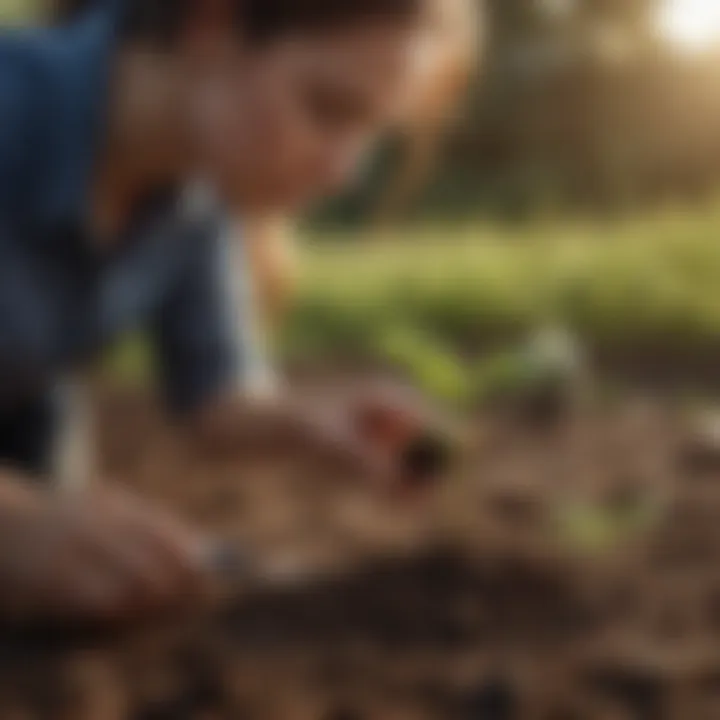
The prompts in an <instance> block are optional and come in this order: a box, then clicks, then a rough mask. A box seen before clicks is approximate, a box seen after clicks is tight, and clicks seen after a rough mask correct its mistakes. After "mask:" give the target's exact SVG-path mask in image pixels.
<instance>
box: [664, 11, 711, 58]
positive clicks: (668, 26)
mask: <svg viewBox="0 0 720 720" xmlns="http://www.w3.org/2000/svg"><path fill="white" fill-rule="evenodd" d="M658 25H659V29H660V32H661V33H662V34H663V36H664V37H666V38H667V39H668V40H670V41H671V42H673V43H674V44H676V45H678V46H679V47H682V48H684V49H687V50H704V49H707V48H709V47H710V46H712V45H714V44H716V43H720V2H719V1H718V0H663V1H662V3H661V7H660V14H659V17H658Z"/></svg>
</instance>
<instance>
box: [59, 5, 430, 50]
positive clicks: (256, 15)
mask: <svg viewBox="0 0 720 720" xmlns="http://www.w3.org/2000/svg"><path fill="white" fill-rule="evenodd" d="M105 1H106V0H55V3H54V5H55V17H56V19H57V20H59V21H66V20H70V19H72V18H73V17H74V16H76V15H78V14H80V13H82V12H83V11H84V10H86V9H89V8H90V7H92V6H94V5H96V4H97V3H99V2H105ZM213 1H214V2H215V3H221V2H228V3H230V4H231V9H232V11H233V23H234V24H235V26H236V27H237V29H238V33H240V34H241V35H242V37H243V38H244V39H246V40H250V41H253V42H263V41H268V40H272V39H274V38H275V37H277V36H280V35H283V34H286V33H292V32H314V31H322V30H332V29H334V28H338V27H345V26H352V25H354V24H356V23H358V22H363V21H367V20H376V19H385V18H386V19H388V20H392V21H398V22H411V21H413V20H415V19H416V18H419V17H420V16H421V14H422V11H423V9H424V6H425V4H426V2H427V0H213ZM203 2H208V0H123V3H124V5H125V15H124V22H123V35H124V37H126V38H128V39H137V40H147V41H151V42H158V43H165V42H169V41H171V40H172V39H173V38H174V37H175V35H176V33H177V31H178V30H179V28H180V27H181V25H182V24H183V23H184V22H185V21H186V20H187V19H188V14H192V13H193V12H194V7H193V6H194V5H196V4H198V3H203Z"/></svg>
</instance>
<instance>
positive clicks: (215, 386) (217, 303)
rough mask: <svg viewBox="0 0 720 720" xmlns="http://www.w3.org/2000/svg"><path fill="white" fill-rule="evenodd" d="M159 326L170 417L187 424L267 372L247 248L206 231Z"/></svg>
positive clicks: (212, 228) (213, 228) (222, 231)
mask: <svg viewBox="0 0 720 720" xmlns="http://www.w3.org/2000/svg"><path fill="white" fill-rule="evenodd" d="M201 234H202V237H201V238H199V242H195V243H194V250H193V252H192V253H191V258H190V259H191V260H192V261H191V262H189V263H188V264H187V267H186V269H185V271H184V272H183V273H182V275H181V278H180V281H179V282H178V283H177V285H176V286H175V289H174V291H173V292H172V293H171V295H170V296H169V297H168V298H167V300H166V302H165V303H163V306H162V309H161V312H160V313H159V315H158V317H157V321H156V323H155V333H154V336H155V341H156V345H155V347H156V357H157V359H158V373H159V380H160V382H161V386H162V389H163V391H164V395H165V399H166V402H167V405H168V407H169V409H170V411H171V412H173V413H174V414H177V415H181V416H185V415H188V414H192V413H194V412H196V411H198V410H200V409H202V408H203V407H204V406H205V405H206V404H208V403H210V402H212V401H213V400H215V399H217V398H219V397H221V396H223V395H224V394H228V393H233V392H238V391H240V390H241V389H242V388H243V387H245V386H247V384H248V383H249V382H252V381H253V378H256V377H258V376H259V375H261V374H264V373H265V372H267V369H268V367H269V366H268V362H267V358H266V355H265V353H264V351H263V349H262V346H261V343H260V342H259V338H258V334H257V332H256V326H255V313H254V311H253V307H252V305H253V303H252V296H253V292H252V288H251V284H250V280H251V278H250V273H249V272H248V271H247V268H246V264H245V262H244V261H243V253H242V243H241V241H237V240H234V241H232V242H231V231H230V228H229V226H228V225H227V224H225V223H221V222H213V223H208V226H207V227H206V228H204V229H203V230H202V233H201Z"/></svg>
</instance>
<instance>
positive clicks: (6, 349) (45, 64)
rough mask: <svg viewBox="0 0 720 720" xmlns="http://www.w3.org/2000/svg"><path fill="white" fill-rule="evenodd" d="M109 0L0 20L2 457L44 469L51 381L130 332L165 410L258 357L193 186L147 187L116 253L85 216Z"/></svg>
mask: <svg viewBox="0 0 720 720" xmlns="http://www.w3.org/2000/svg"><path fill="white" fill-rule="evenodd" d="M114 7H115V3H112V2H104V3H99V4H98V8H97V9H95V10H93V11H91V12H90V13H88V14H86V15H85V16H84V17H83V18H81V19H80V20H78V21H77V22H75V23H73V24H72V25H69V26H66V27H62V28H53V29H32V30H3V31H0V465H2V464H6V463H11V464H18V465H20V466H23V467H25V468H27V469H30V470H42V469H43V468H46V467H47V462H48V460H49V453H50V452H51V448H52V441H53V437H54V435H55V431H56V430H57V429H58V428H57V423H58V422H59V421H61V420H62V418H61V417H59V412H60V411H61V408H60V407H58V397H59V396H60V395H61V394H60V393H58V390H59V389H60V388H61V386H62V382H63V380H64V379H65V378H66V377H67V376H69V375H70V374H72V373H73V372H74V371H75V370H76V369H77V368H78V367H81V366H82V365H83V364H85V363H87V362H88V361H90V360H91V359H92V358H93V357H94V356H95V355H96V354H97V353H99V352H100V351H101V350H102V349H103V348H104V347H106V346H107V345H108V344H109V343H110V342H111V341H112V340H113V339H115V338H117V337H118V336H120V335H121V334H124V333H126V332H128V331H131V330H135V329H144V330H147V331H149V333H150V336H151V338H152V340H153V341H154V346H155V349H156V357H157V360H158V365H159V372H158V377H159V378H160V380H161V382H162V388H163V391H164V396H165V398H166V400H167V403H168V406H169V408H170V409H171V410H172V411H174V412H176V413H192V412H194V411H195V410H197V409H198V408H199V407H200V406H201V405H203V404H204V403H206V402H207V401H208V400H209V399H210V398H212V397H214V396H215V395H217V394H219V393H221V392H223V391H225V390H228V389H230V387H231V386H232V385H234V384H235V383H236V381H237V380H238V377H239V375H240V374H241V373H242V372H243V370H244V366H246V365H247V364H248V363H249V362H251V361H252V359H253V357H254V352H255V348H253V347H252V342H250V341H248V340H244V338H243V337H242V335H243V325H244V323H243V319H242V318H241V317H238V316H237V315H238V312H239V310H241V308H242V303H239V302H238V298H235V297H233V295H234V294H235V293H236V292H238V291H239V292H241V293H242V294H243V295H245V296H247V294H248V293H247V292H246V291H247V287H245V286H243V283H242V282H240V281H239V280H238V279H237V278H236V277H235V276H234V275H232V271H231V265H232V263H230V259H229V252H230V248H229V246H228V245H227V244H226V240H227V233H226V232H225V228H224V220H223V216H222V213H221V212H220V209H219V207H218V206H217V205H216V204H215V203H213V202H212V201H208V200H206V199H204V198H203V193H190V195H188V193H185V192H175V191H173V192H163V193H158V194H157V196H156V197H151V198H148V199H147V201H146V202H143V203H142V204H141V206H139V207H138V208H137V212H135V213H134V216H133V217H132V218H131V221H130V223H129V224H128V226H127V230H126V231H125V232H124V234H123V237H122V238H121V242H119V243H118V244H117V245H118V247H119V248H120V249H119V250H117V251H113V252H112V253H111V254H105V253H99V252H97V251H96V250H94V249H93V247H94V246H95V244H94V243H93V242H92V238H91V237H89V236H88V232H87V230H86V224H85V220H86V218H87V214H88V207H89V193H90V183H91V180H92V174H93V170H94V168H95V165H96V160H97V155H98V150H99V148H100V147H101V146H102V142H103V139H104V138H103V130H104V124H105V123H104V120H105V118H104V113H105V111H106V108H107V105H108V86H109V76H110V73H111V66H112V59H113V52H114V49H115V37H116V28H117V24H118V23H117V17H116V15H117V11H116V10H115V9H114ZM231 278H232V279H234V280H235V283H234V287H233V283H232V282H231ZM245 281H247V278H246V279H245ZM242 314H243V315H245V314H246V313H245V312H244V311H243V312H242Z"/></svg>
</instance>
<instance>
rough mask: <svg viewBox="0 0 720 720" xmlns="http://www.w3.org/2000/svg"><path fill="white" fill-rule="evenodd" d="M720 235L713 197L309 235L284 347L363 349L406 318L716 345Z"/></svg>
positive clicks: (450, 326)
mask: <svg viewBox="0 0 720 720" xmlns="http://www.w3.org/2000/svg"><path fill="white" fill-rule="evenodd" d="M719 236H720V206H712V207H708V208H705V209H703V210H701V211H697V212H692V213H691V212H688V211H687V210H685V211H682V210H665V211H663V212H660V213H657V214H654V215H652V216H647V217H643V218H637V219H633V220H625V221H618V222H614V223H610V222H608V223H604V224H598V223H591V222H587V223H583V222H579V221H576V222H564V223H562V222H558V223H546V224H543V225H540V226H534V227H525V228H502V227H497V226H490V225H483V224H482V223H475V224H469V225H462V226H443V227H428V226H426V227H423V228H419V229H405V230H401V231H398V232H396V233H392V234H390V236H388V237H386V238H384V239H382V240H380V239H378V240H362V239H361V238H358V237H355V238H353V237H341V236H331V237H328V236H315V237H314V238H311V239H310V241H309V242H308V247H307V252H306V271H305V278H304V283H303V287H302V289H301V292H300V297H299V302H298V305H297V308H296V310H295V312H294V315H293V317H292V319H291V321H290V323H289V324H288V328H287V332H286V333H285V338H284V340H285V343H284V345H285V348H286V349H288V350H289V351H290V352H293V353H301V354H302V353H320V352H331V353H333V352H338V351H339V352H345V353H367V352H372V350H373V348H374V347H375V341H376V339H377V337H378V335H379V333H381V332H383V331H385V330H387V329H388V328H392V327H394V326H397V325H401V326H408V325H410V326H414V327H419V328H422V329H423V330H425V331H429V332H431V333H433V334H435V335H436V336H438V337H439V338H441V339H442V340H443V341H445V342H448V343H451V344H455V345H458V346H460V347H467V346H468V344H476V343H484V342H486V341H488V340H493V339H497V338H499V337H505V336H507V335H513V334H515V333H518V332H522V331H525V330H528V329H531V328H533V327H536V326H537V325H538V324H539V323H543V322H547V321H553V322H555V321H562V322H565V323H567V324H568V325H570V326H572V327H574V328H575V329H576V330H577V331H578V332H579V333H581V334H582V335H583V336H584V337H585V338H586V340H588V341H589V342H591V343H593V344H594V345H596V346H598V347H601V348H602V347H608V346H612V347H623V348H628V349H632V348H633V347H635V346H639V345H643V346H658V347H663V346H664V347H667V346H669V345H670V344H672V345H673V347H677V346H678V345H680V346H683V347H688V348H691V347H696V346H697V348H698V349H703V348H707V347H711V346H717V344H718V342H719V341H720V237H719Z"/></svg>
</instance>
